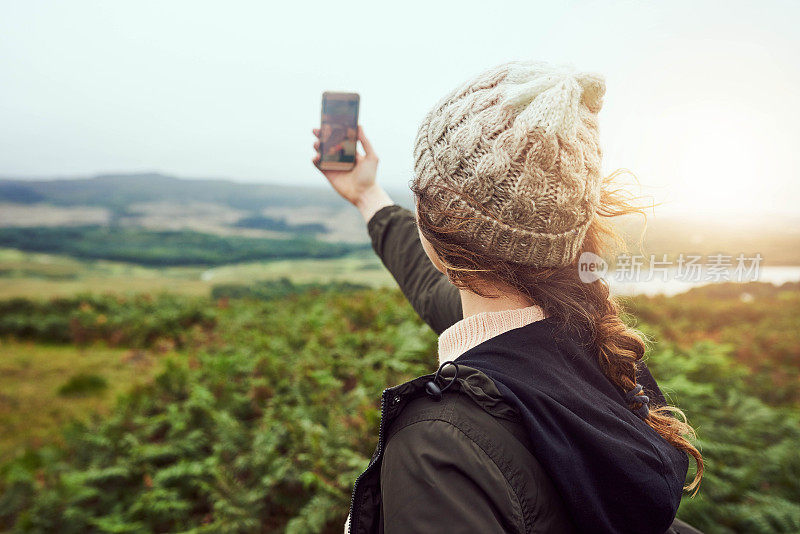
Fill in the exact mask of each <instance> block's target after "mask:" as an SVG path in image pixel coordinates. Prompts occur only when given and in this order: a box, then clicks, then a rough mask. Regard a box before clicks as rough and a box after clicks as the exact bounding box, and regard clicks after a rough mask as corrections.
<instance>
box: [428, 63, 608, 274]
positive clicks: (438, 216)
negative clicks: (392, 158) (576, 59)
mask: <svg viewBox="0 0 800 534" xmlns="http://www.w3.org/2000/svg"><path fill="white" fill-rule="evenodd" d="M604 93H605V83H604V80H603V78H602V77H601V76H599V75H597V74H587V73H581V72H576V71H574V70H573V69H572V68H570V67H566V66H551V65H548V64H547V63H543V62H532V61H514V62H510V63H505V64H502V65H499V66H497V67H494V68H492V69H490V70H488V71H486V72H484V73H482V74H480V75H478V76H476V77H475V78H473V79H471V80H469V81H467V82H466V83H464V84H462V85H461V86H460V87H458V88H457V89H455V90H454V91H453V92H451V93H450V94H448V95H447V96H445V97H444V98H443V99H441V100H440V101H439V103H438V104H437V105H436V106H435V107H434V108H433V109H432V110H431V111H430V112H429V113H428V114H427V115H426V117H425V119H424V120H423V122H422V124H421V126H420V128H419V132H418V134H417V139H416V143H415V147H414V172H415V177H414V179H413V181H414V187H413V188H414V189H416V190H417V191H425V195H426V200H427V201H429V202H433V205H434V206H435V208H436V209H434V210H431V211H430V219H431V222H432V223H433V224H435V225H437V226H439V227H440V228H446V232H447V234H448V236H450V237H451V238H453V239H456V240H458V241H459V242H461V243H462V244H465V245H467V244H468V245H469V246H470V247H471V248H472V249H473V250H474V249H475V248H477V251H478V252H481V253H483V254H486V255H488V256H492V257H496V258H500V259H504V260H508V261H512V262H517V263H521V264H525V265H531V266H534V267H536V268H551V267H562V266H566V265H569V264H570V263H572V262H573V261H574V260H575V258H576V256H577V254H578V251H579V249H580V247H581V244H582V243H583V240H584V237H585V236H586V231H587V229H588V228H589V225H590V223H591V221H592V218H593V216H594V214H595V212H596V210H597V208H598V205H599V197H600V181H601V180H600V160H601V156H602V152H601V149H600V144H599V139H598V124H597V113H598V112H599V111H600V108H601V107H602V105H603V95H604ZM443 210H454V211H455V212H457V213H458V214H459V217H457V218H456V217H449V216H448V215H447V214H445V213H443ZM461 215H464V216H465V217H463V218H462V217H461Z"/></svg>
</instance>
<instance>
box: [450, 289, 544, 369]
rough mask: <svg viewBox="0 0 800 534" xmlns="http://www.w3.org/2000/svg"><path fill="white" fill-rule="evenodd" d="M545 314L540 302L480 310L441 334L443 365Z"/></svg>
mask: <svg viewBox="0 0 800 534" xmlns="http://www.w3.org/2000/svg"><path fill="white" fill-rule="evenodd" d="M544 318H545V313H544V310H542V308H540V307H539V306H537V305H535V304H534V305H533V306H528V307H527V308H517V309H513V310H502V311H489V312H480V313H476V314H475V315H470V316H469V317H465V318H464V319H461V320H460V321H458V322H457V323H455V324H454V325H452V326H450V327H449V328H448V329H446V330H445V331H444V332H442V333H441V334H440V335H439V365H441V364H443V363H444V362H446V361H448V360H455V359H456V358H458V357H459V356H461V355H462V354H464V352H466V351H467V350H469V349H471V348H472V347H475V346H477V345H480V344H481V343H483V342H484V341H486V340H488V339H490V338H492V337H494V336H496V335H499V334H502V333H503V332H506V331H508V330H512V329H514V328H521V327H523V326H525V325H527V324H530V323H533V322H536V321H541V320H542V319H544Z"/></svg>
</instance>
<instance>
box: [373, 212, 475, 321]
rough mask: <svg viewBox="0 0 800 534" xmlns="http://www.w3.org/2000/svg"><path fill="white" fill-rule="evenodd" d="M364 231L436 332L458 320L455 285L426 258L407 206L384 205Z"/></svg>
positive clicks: (407, 296)
mask: <svg viewBox="0 0 800 534" xmlns="http://www.w3.org/2000/svg"><path fill="white" fill-rule="evenodd" d="M367 232H368V233H369V236H370V239H371V240H372V248H373V249H374V250H375V253H376V254H377V255H378V257H380V259H381V261H382V262H383V264H384V265H385V266H386V268H387V269H388V270H389V272H390V273H391V274H392V276H393V277H394V279H395V280H396V281H397V284H398V285H399V286H400V290H401V291H402V292H403V294H404V295H405V296H406V298H407V299H408V301H409V302H410V303H411V307H412V308H414V311H416V312H417V313H418V314H419V316H420V317H421V318H422V320H423V321H425V322H426V323H427V324H428V325H429V326H430V327H431V328H432V329H433V331H434V332H436V334H437V335H438V334H441V333H442V332H443V331H444V330H445V329H447V327H449V326H451V325H453V324H455V323H456V322H457V321H460V320H461V318H462V309H461V297H460V296H459V293H458V289H457V288H456V287H455V286H454V285H453V284H451V283H450V281H449V280H448V279H447V277H446V276H445V275H444V274H442V273H441V272H439V270H438V269H436V267H435V266H434V265H433V263H432V262H431V260H430V258H428V255H427V254H426V253H425V249H424V248H422V242H421V241H420V240H419V233H418V231H417V222H416V219H415V217H414V214H413V213H412V212H411V211H410V210H408V209H406V208H404V207H402V206H400V205H399V204H392V205H390V206H384V207H383V208H381V209H380V210H378V211H377V212H376V213H375V215H373V216H372V217H371V218H370V220H369V222H367Z"/></svg>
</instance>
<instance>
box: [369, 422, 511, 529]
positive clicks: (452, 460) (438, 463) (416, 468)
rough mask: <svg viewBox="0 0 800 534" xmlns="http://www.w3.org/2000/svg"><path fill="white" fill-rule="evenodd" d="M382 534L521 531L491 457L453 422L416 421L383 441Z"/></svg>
mask: <svg viewBox="0 0 800 534" xmlns="http://www.w3.org/2000/svg"><path fill="white" fill-rule="evenodd" d="M380 480H381V499H382V504H381V506H382V516H383V532H384V533H385V534H401V533H403V534H409V533H411V534H413V533H429V532H449V533H454V534H461V533H464V534H466V533H474V532H481V533H485V534H493V533H509V532H513V533H521V532H524V531H525V524H524V519H523V517H522V508H521V505H520V503H519V500H518V498H517V497H516V495H515V494H514V492H513V490H512V488H511V485H510V484H509V483H508V481H507V480H506V478H505V477H504V475H503V473H502V472H501V471H500V469H499V468H498V467H497V465H496V464H495V463H494V462H493V461H492V460H491V458H489V456H488V455H487V454H486V453H485V452H484V451H483V449H481V448H480V447H479V446H478V445H477V444H476V443H475V442H473V441H472V440H471V439H470V438H468V437H467V436H466V435H464V434H463V433H462V432H461V431H460V430H459V429H458V428H457V427H455V426H454V425H452V424H450V423H448V422H446V421H441V420H425V421H420V422H417V423H414V424H411V425H408V426H407V427H405V428H402V429H400V430H399V431H398V432H397V433H396V434H395V435H394V436H393V437H392V438H391V439H390V440H389V441H388V443H387V446H386V450H385V452H384V458H383V462H382V464H381V477H380Z"/></svg>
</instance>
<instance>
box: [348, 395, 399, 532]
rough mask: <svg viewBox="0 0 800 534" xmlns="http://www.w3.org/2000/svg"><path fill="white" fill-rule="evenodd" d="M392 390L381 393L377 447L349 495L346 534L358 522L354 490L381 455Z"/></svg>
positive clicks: (352, 530)
mask: <svg viewBox="0 0 800 534" xmlns="http://www.w3.org/2000/svg"><path fill="white" fill-rule="evenodd" d="M392 389H394V388H386V389H384V390H383V392H382V393H381V421H380V424H379V425H378V445H377V446H376V447H375V454H374V455H373V457H372V460H370V462H369V465H367V468H366V469H364V471H363V472H362V473H361V474H360V475H358V477H357V478H356V481H355V482H354V483H353V493H352V494H351V495H350V530H349V531H348V534H353V532H355V526H356V522H357V521H358V520H357V518H356V513H355V512H356V490H357V489H358V483H359V482H360V481H361V479H362V478H363V477H364V475H366V474H367V472H368V471H369V470H370V468H371V467H372V466H373V465H375V463H376V462H377V461H378V458H380V456H381V454H383V450H382V449H383V426H384V423H385V421H386V413H385V410H386V394H387V393H388V392H389V391H390V390H392Z"/></svg>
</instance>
